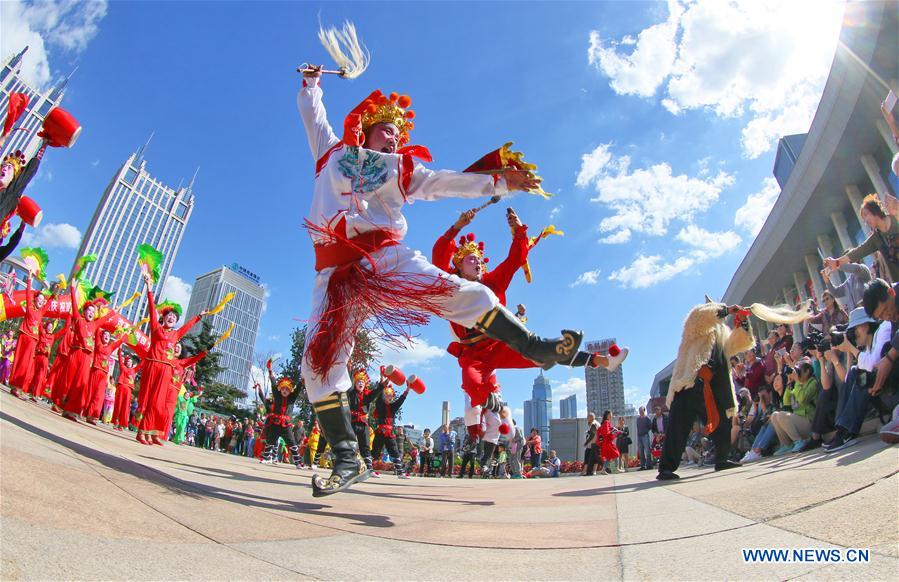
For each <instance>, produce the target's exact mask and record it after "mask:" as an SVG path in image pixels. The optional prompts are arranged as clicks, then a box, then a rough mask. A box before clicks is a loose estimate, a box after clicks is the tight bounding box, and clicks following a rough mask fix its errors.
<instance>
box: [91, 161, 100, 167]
mask: <svg viewBox="0 0 899 582" xmlns="http://www.w3.org/2000/svg"><path fill="white" fill-rule="evenodd" d="M99 165H100V160H94V161H93V162H91V166H93V167H95V168H96V167H97V166H99Z"/></svg>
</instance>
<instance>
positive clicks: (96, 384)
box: [85, 368, 109, 420]
mask: <svg viewBox="0 0 899 582" xmlns="http://www.w3.org/2000/svg"><path fill="white" fill-rule="evenodd" d="M108 377H109V375H108V372H107V371H106V370H104V369H103V368H91V377H90V396H89V397H88V405H87V406H86V407H85V408H86V410H85V416H86V417H88V418H91V419H94V420H97V419H99V418H100V417H101V416H103V401H104V400H105V399H106V383H107V379H108Z"/></svg>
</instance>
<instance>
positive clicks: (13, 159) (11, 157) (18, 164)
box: [3, 150, 26, 176]
mask: <svg viewBox="0 0 899 582" xmlns="http://www.w3.org/2000/svg"><path fill="white" fill-rule="evenodd" d="M25 163H26V162H25V154H23V153H22V150H16V151H14V152H13V153H11V154H7V155H6V157H4V158H3V164H9V165H10V166H12V171H13V175H14V176H18V175H19V172H21V171H22V168H24V167H25Z"/></svg>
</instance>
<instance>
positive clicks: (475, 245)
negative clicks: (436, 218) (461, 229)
mask: <svg viewBox="0 0 899 582" xmlns="http://www.w3.org/2000/svg"><path fill="white" fill-rule="evenodd" d="M458 245H459V248H458V249H457V250H456V252H455V253H454V254H453V266H454V267H456V269H460V268H462V261H463V260H464V259H465V257H467V256H468V255H475V256H476V257H478V258H479V259H481V262H482V263H487V259H485V258H484V243H483V241H482V242H475V236H474V233H468V234H467V235H464V236H462V237H459V243H458ZM484 268H485V269H486V265H485V267H484Z"/></svg>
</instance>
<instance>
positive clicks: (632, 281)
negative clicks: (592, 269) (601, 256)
mask: <svg viewBox="0 0 899 582" xmlns="http://www.w3.org/2000/svg"><path fill="white" fill-rule="evenodd" d="M695 264H696V259H694V258H692V257H689V256H682V257H678V258H677V259H675V260H674V261H673V262H670V263H667V262H665V261H663V259H662V257H661V256H659V255H651V256H646V255H643V254H640V255H637V258H636V259H634V262H633V263H631V264H630V265H629V266H627V267H621V268H620V269H618V270H616V271H614V272H612V274H611V275H609V280H610V281H618V282H619V283H620V284H621V286H622V287H626V288H629V289H645V288H646V287H652V286H653V285H657V284H659V283H661V282H663V281H667V280H668V279H671V278H672V277H674V276H675V275H678V274H680V273H683V272H684V271H686V270H687V269H689V268H690V267H692V266H693V265H695Z"/></svg>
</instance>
